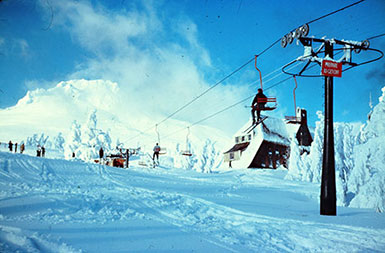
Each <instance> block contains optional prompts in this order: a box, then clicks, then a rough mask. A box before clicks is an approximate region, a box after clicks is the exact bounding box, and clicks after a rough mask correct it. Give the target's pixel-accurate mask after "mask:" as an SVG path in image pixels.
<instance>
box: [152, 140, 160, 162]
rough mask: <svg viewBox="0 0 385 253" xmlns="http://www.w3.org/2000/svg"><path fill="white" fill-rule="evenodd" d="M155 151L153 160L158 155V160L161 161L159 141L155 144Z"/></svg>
mask: <svg viewBox="0 0 385 253" xmlns="http://www.w3.org/2000/svg"><path fill="white" fill-rule="evenodd" d="M153 151H154V154H153V155H152V160H153V161H154V162H155V157H156V160H157V161H158V163H159V152H160V146H159V145H158V143H156V144H155V146H154V149H153Z"/></svg>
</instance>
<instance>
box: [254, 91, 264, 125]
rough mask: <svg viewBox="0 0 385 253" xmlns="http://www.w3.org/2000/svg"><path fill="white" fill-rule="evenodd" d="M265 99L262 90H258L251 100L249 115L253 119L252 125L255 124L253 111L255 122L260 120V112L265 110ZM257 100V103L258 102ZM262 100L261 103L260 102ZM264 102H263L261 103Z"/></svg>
mask: <svg viewBox="0 0 385 253" xmlns="http://www.w3.org/2000/svg"><path fill="white" fill-rule="evenodd" d="M266 98H267V97H266V96H265V94H263V91H262V89H258V93H257V95H255V97H254V99H253V103H252V104H251V108H252V109H251V115H252V117H253V124H255V111H257V121H259V120H260V119H261V110H263V109H264V108H265V104H266V100H265V99H266ZM258 100H259V102H258ZM261 100H262V101H261ZM263 100H265V101H263Z"/></svg>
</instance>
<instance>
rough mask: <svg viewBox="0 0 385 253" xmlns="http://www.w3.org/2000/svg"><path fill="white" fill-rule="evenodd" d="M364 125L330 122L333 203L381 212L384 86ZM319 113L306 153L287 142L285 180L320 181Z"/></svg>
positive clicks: (384, 158) (383, 205)
mask: <svg viewBox="0 0 385 253" xmlns="http://www.w3.org/2000/svg"><path fill="white" fill-rule="evenodd" d="M382 91H383V95H382V96H381V97H380V99H379V104H378V105H377V106H375V107H374V109H373V111H372V112H371V113H370V117H369V120H368V121H367V123H366V124H365V125H362V126H359V125H358V124H354V123H334V138H335V166H336V188H337V204H338V205H343V206H351V207H361V208H374V209H376V210H377V211H379V212H384V211H385V145H384V143H385V135H384V134H383V133H385V87H384V88H383V89H382ZM318 114H319V119H320V120H319V121H318V122H317V123H316V129H315V134H314V142H313V143H312V146H311V149H310V154H307V153H304V154H302V155H301V154H300V151H299V148H298V144H297V143H295V140H294V141H293V142H292V144H291V156H290V159H289V172H288V174H287V176H286V179H289V180H300V181H309V182H317V183H320V181H321V171H322V149H323V125H324V124H323V116H322V115H321V113H318Z"/></svg>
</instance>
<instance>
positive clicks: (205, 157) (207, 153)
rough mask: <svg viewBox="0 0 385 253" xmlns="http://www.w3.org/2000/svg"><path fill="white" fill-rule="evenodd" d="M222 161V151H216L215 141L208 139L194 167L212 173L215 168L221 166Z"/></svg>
mask: <svg viewBox="0 0 385 253" xmlns="http://www.w3.org/2000/svg"><path fill="white" fill-rule="evenodd" d="M221 161H222V157H221V155H220V153H219V152H218V151H216V148H215V142H212V141H211V140H210V139H207V140H206V142H205V145H204V146H203V150H202V153H201V154H200V155H199V156H198V162H197V163H196V164H195V166H194V168H195V169H196V170H197V171H199V172H204V173H211V172H212V171H213V169H215V168H217V167H219V165H220V164H221Z"/></svg>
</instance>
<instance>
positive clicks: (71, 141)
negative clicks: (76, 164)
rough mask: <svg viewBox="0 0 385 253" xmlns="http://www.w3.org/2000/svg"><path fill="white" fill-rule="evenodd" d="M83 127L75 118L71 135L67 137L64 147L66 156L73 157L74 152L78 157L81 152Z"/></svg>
mask: <svg viewBox="0 0 385 253" xmlns="http://www.w3.org/2000/svg"><path fill="white" fill-rule="evenodd" d="M81 135H82V134H81V129H80V124H79V123H78V122H77V121H76V120H74V121H73V122H72V125H71V128H70V132H69V135H68V137H67V142H66V145H65V148H64V156H65V157H66V158H71V157H72V154H73V153H74V154H75V157H78V156H79V155H80V153H81V150H80V147H81V143H82V140H81Z"/></svg>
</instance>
